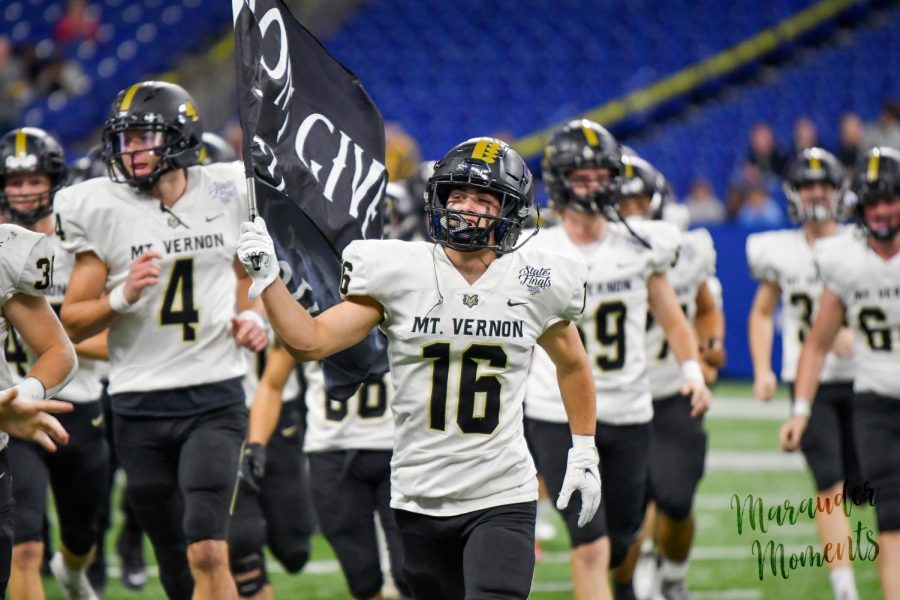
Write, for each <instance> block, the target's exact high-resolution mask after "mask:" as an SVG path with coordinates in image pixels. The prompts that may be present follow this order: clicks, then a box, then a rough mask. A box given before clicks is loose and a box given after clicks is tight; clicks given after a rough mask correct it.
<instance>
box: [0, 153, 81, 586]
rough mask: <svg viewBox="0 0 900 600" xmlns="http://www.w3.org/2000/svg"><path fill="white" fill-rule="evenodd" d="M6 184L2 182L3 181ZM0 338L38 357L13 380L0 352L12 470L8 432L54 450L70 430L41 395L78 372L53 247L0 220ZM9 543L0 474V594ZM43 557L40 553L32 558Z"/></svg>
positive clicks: (0, 409) (8, 502)
mask: <svg viewBox="0 0 900 600" xmlns="http://www.w3.org/2000/svg"><path fill="white" fill-rule="evenodd" d="M11 158H12V160H10V159H9V158H6V159H5V160H4V161H3V167H2V168H3V169H7V168H15V167H16V166H17V165H18V164H20V163H26V164H30V163H32V162H34V163H36V157H35V156H34V155H33V154H25V153H24V152H22V153H17V154H15V155H14V156H12V157H11ZM4 189H5V186H4ZM0 248H2V252H0V342H2V344H3V347H4V348H5V347H6V337H7V335H10V330H12V329H13V328H14V329H15V330H16V331H17V332H18V334H19V336H20V338H21V339H22V341H23V342H24V343H25V345H26V346H27V347H28V349H29V350H30V351H31V352H33V354H34V356H35V360H34V361H32V362H31V363H30V368H29V369H28V371H27V372H26V373H25V377H24V379H21V380H20V381H19V382H18V383H15V380H14V378H13V375H12V373H11V372H10V369H9V365H8V364H7V362H6V356H5V353H4V356H3V359H2V360H0V430H2V432H3V433H0V473H2V474H3V475H6V474H7V473H9V470H10V464H9V458H8V454H9V453H8V452H7V444H8V441H9V435H7V434H8V433H9V434H12V435H14V436H16V437H21V438H23V439H31V440H34V441H36V442H38V443H39V444H40V445H41V446H43V447H44V448H45V449H47V450H49V451H51V452H53V451H55V450H56V449H57V448H56V444H55V443H54V440H56V441H57V442H67V441H68V433H67V432H66V430H65V429H64V428H63V426H62V425H61V424H60V422H59V421H58V420H57V419H56V418H55V417H53V416H51V415H49V414H47V412H51V411H52V412H71V411H72V408H73V405H72V404H71V403H69V402H62V401H57V400H51V401H48V400H44V399H45V398H50V397H52V396H53V395H55V394H57V393H58V392H59V391H60V390H61V389H63V388H64V387H65V385H66V384H67V383H68V382H69V380H71V378H72V377H74V376H75V372H76V370H77V365H78V359H77V358H76V355H75V349H74V348H73V347H72V344H71V342H70V341H69V339H68V337H66V333H65V331H64V330H63V328H62V325H61V324H60V322H59V319H58V318H57V317H56V314H55V313H54V312H53V309H52V308H51V307H50V303H49V302H47V300H46V299H45V298H44V297H43V296H44V295H45V294H46V293H47V292H48V291H49V290H50V287H51V285H53V268H52V267H53V256H54V253H53V247H52V245H51V244H50V240H49V239H48V238H47V237H46V236H44V235H41V234H39V233H35V232H33V231H28V230H27V229H24V228H21V227H18V226H16V225H11V224H2V225H0ZM42 411H46V412H42ZM12 548H13V487H12V477H3V476H0V596H4V595H5V593H6V585H7V583H8V581H9V576H10V563H11V562H12ZM37 560H38V562H40V556H38V558H37Z"/></svg>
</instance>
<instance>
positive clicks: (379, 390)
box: [303, 361, 394, 452]
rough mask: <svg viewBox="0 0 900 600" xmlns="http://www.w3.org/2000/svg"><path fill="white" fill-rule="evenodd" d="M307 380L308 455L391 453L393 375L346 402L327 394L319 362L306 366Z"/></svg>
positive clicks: (363, 388)
mask: <svg viewBox="0 0 900 600" xmlns="http://www.w3.org/2000/svg"><path fill="white" fill-rule="evenodd" d="M303 375H304V377H305V378H306V395H305V396H304V397H305V398H306V437H305V438H304V440H303V449H304V450H305V451H306V452H328V451H332V450H390V449H391V448H393V447H394V421H393V419H392V418H391V396H392V395H393V386H392V383H391V374H390V372H388V373H385V374H384V376H383V377H382V378H381V380H380V381H378V382H377V383H370V384H366V385H361V386H360V388H359V391H357V392H356V394H354V395H353V396H351V397H350V398H348V399H347V400H346V401H344V402H340V401H338V400H333V399H331V398H329V397H328V395H327V394H326V393H325V376H324V374H323V373H322V366H321V364H320V363H318V362H315V361H312V362H307V363H303Z"/></svg>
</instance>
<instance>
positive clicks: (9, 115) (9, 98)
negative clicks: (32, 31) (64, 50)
mask: <svg viewBox="0 0 900 600" xmlns="http://www.w3.org/2000/svg"><path fill="white" fill-rule="evenodd" d="M29 91H30V90H29V85H28V79H27V78H26V76H25V70H24V68H23V66H22V62H21V61H20V60H19V59H18V58H17V57H16V56H15V55H14V54H13V48H12V43H11V42H10V41H9V38H8V37H6V36H0V131H4V132H5V131H9V130H10V129H12V128H14V127H16V126H17V125H18V124H19V121H20V117H21V112H22V105H23V104H24V103H25V101H26V99H27V98H28V95H29Z"/></svg>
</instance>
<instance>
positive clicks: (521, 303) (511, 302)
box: [506, 300, 528, 306]
mask: <svg viewBox="0 0 900 600" xmlns="http://www.w3.org/2000/svg"><path fill="white" fill-rule="evenodd" d="M523 304H528V302H513V301H512V300H507V301H506V305H507V306H522V305H523Z"/></svg>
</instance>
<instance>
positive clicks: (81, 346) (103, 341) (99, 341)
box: [75, 329, 109, 360]
mask: <svg viewBox="0 0 900 600" xmlns="http://www.w3.org/2000/svg"><path fill="white" fill-rule="evenodd" d="M108 335H109V329H104V330H103V331H101V332H100V333H98V334H97V335H95V336H92V337H89V338H88V339H86V340H84V341H83V342H79V343H77V344H75V353H76V354H78V356H79V358H89V359H92V360H109V346H108V345H107V337H108Z"/></svg>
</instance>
